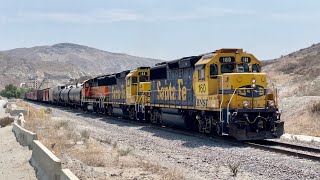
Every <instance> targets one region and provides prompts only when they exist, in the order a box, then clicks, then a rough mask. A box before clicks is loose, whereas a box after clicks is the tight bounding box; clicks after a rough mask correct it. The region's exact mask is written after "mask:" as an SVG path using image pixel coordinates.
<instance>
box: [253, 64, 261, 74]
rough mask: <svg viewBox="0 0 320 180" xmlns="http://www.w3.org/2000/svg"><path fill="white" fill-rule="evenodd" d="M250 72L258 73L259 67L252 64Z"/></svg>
mask: <svg viewBox="0 0 320 180" xmlns="http://www.w3.org/2000/svg"><path fill="white" fill-rule="evenodd" d="M252 72H255V73H258V72H260V66H259V64H253V65H252Z"/></svg>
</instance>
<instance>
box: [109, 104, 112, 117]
mask: <svg viewBox="0 0 320 180" xmlns="http://www.w3.org/2000/svg"><path fill="white" fill-rule="evenodd" d="M108 115H109V116H112V115H113V110H112V106H109V107H108Z"/></svg>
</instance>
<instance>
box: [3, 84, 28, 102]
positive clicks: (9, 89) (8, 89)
mask: <svg viewBox="0 0 320 180" xmlns="http://www.w3.org/2000/svg"><path fill="white" fill-rule="evenodd" d="M29 91H31V89H25V88H17V87H16V86H14V85H13V84H9V85H6V86H5V88H4V89H3V90H2V91H1V92H0V95H1V96H3V97H6V98H9V99H10V98H21V97H22V96H23V95H24V94H25V93H26V92H29Z"/></svg>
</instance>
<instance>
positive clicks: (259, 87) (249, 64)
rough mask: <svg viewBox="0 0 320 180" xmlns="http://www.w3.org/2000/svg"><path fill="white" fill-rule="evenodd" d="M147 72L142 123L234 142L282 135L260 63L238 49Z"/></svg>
mask: <svg viewBox="0 0 320 180" xmlns="http://www.w3.org/2000/svg"><path fill="white" fill-rule="evenodd" d="M150 74H151V75H150V79H151V81H150V84H151V86H150V90H149V89H148V88H146V89H144V90H142V91H144V92H141V94H146V96H150V97H146V98H149V99H150V102H149V103H148V102H145V103H144V104H143V106H144V107H145V108H144V109H145V112H144V113H145V119H147V120H150V121H151V122H152V123H161V124H164V125H176V126H182V127H185V128H188V129H193V130H197V131H199V132H204V133H217V134H219V135H230V136H233V137H235V138H237V139H239V140H250V139H265V138H278V137H279V136H281V135H282V134H283V122H282V121H281V120H280V113H279V110H278V100H277V94H276V93H277V91H276V90H271V89H268V88H267V77H266V74H265V73H262V72H261V63H260V61H258V60H257V59H256V58H255V57H254V56H253V55H252V54H250V53H246V52H243V50H242V49H220V50H217V51H215V52H213V53H208V54H205V55H201V56H192V57H186V58H182V59H179V60H175V61H170V62H166V63H162V64H158V65H157V66H155V67H153V68H151V69H150ZM146 87H148V86H146ZM147 92H150V93H147Z"/></svg>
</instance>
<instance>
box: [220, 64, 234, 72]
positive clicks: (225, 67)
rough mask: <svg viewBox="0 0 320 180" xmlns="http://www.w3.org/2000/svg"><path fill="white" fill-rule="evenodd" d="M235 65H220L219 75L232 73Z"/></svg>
mask: <svg viewBox="0 0 320 180" xmlns="http://www.w3.org/2000/svg"><path fill="white" fill-rule="evenodd" d="M234 67H235V64H233V63H232V64H231V63H230V64H222V65H221V73H233V72H234Z"/></svg>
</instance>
